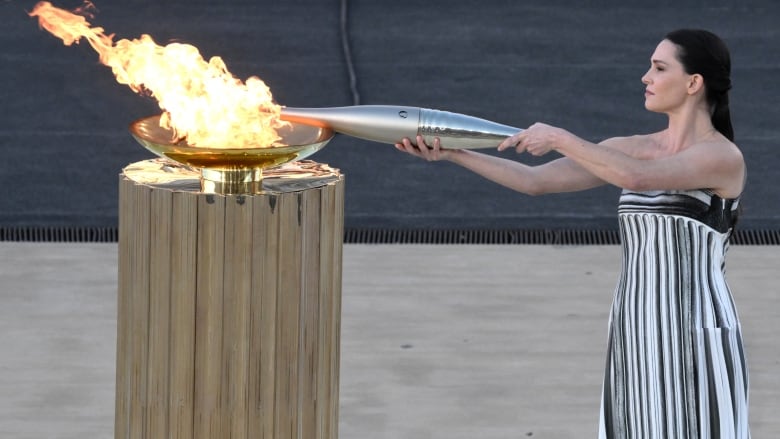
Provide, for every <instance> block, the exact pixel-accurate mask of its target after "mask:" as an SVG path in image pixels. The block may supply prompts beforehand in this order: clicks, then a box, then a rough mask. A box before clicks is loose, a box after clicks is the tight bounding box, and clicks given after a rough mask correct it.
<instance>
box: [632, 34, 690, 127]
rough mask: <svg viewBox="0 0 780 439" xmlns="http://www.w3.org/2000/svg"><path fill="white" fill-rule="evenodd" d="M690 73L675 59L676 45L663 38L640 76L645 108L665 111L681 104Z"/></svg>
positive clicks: (686, 91)
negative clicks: (643, 86)
mask: <svg viewBox="0 0 780 439" xmlns="http://www.w3.org/2000/svg"><path fill="white" fill-rule="evenodd" d="M690 79H691V75H689V74H687V73H686V72H685V69H684V68H683V65H682V64H681V63H680V61H679V60H678V59H677V45H675V44H674V43H672V42H671V41H669V40H663V41H661V42H660V43H659V44H658V47H656V48H655V52H653V56H652V57H651V58H650V70H648V71H647V73H645V75H644V76H642V83H643V84H645V86H646V87H645V108H647V109H648V110H650V111H655V112H659V113H667V112H670V111H672V110H674V109H675V108H677V107H679V106H680V105H682V103H683V102H684V101H685V98H686V96H687V95H688V85H689V84H690Z"/></svg>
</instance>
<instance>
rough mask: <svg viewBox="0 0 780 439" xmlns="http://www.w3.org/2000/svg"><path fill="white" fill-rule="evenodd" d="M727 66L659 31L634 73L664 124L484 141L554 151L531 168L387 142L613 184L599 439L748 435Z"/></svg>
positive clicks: (686, 33) (477, 165) (554, 181)
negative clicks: (610, 289) (729, 259)
mask: <svg viewBox="0 0 780 439" xmlns="http://www.w3.org/2000/svg"><path fill="white" fill-rule="evenodd" d="M730 70H731V61H730V56H729V52H728V49H727V48H726V46H725V44H724V43H723V42H722V41H721V40H720V39H719V38H718V37H717V36H715V35H714V34H712V33H710V32H707V31H703V30H689V29H683V30H678V31H674V32H671V33H669V34H668V35H667V36H666V37H665V38H664V40H663V41H661V42H660V43H659V44H658V46H657V47H656V49H655V52H654V53H653V55H652V57H651V60H650V69H649V70H648V72H647V73H646V74H645V75H644V76H643V77H642V82H643V83H644V84H645V108H647V109H648V110H650V111H654V112H659V113H665V114H666V115H667V116H668V121H669V122H668V126H667V128H666V129H664V130H662V131H659V132H657V133H652V134H647V135H636V136H631V137H620V138H612V139H608V140H605V141H604V142H601V143H599V144H594V143H590V142H588V141H586V140H583V139H581V138H579V137H577V136H575V135H574V134H572V133H570V132H568V131H566V130H563V129H561V128H556V127H552V126H549V125H545V124H541V123H537V124H534V125H533V126H531V127H530V128H528V129H527V130H525V131H522V132H520V133H518V134H515V135H513V136H511V137H509V138H507V139H506V140H505V141H503V142H502V143H501V145H500V146H499V148H498V149H499V150H506V149H508V148H514V149H515V150H516V151H517V152H518V153H521V152H524V151H525V152H528V153H530V154H533V155H543V154H547V153H548V152H550V151H553V150H554V151H557V152H558V153H560V154H562V155H563V157H562V158H559V159H556V160H553V161H551V162H548V163H546V164H543V165H540V166H535V167H531V166H526V165H523V164H521V163H518V162H516V161H513V160H507V159H502V158H498V157H494V156H489V155H485V154H479V153H477V152H474V151H470V150H447V149H442V148H441V146H440V142H439V140H438V139H435V140H434V142H433V145H432V146H431V147H428V146H427V145H425V143H424V142H423V139H422V138H420V137H418V138H417V144H418V145H420V147H419V148H418V147H416V146H414V145H412V143H411V142H410V141H409V139H403V141H402V142H401V143H398V144H396V147H397V148H398V149H400V150H402V151H405V152H407V153H409V154H412V155H414V156H417V157H421V158H424V159H427V160H448V161H451V162H453V163H456V164H459V165H461V166H464V167H465V168H467V169H470V170H472V171H474V172H476V173H478V174H480V175H482V176H484V177H486V178H488V179H490V180H493V181H495V182H497V183H500V184H502V185H504V186H507V187H509V188H512V189H515V190H517V191H520V192H523V193H527V194H532V195H536V194H545V193H552V192H566V191H578V190H584V189H589V188H593V187H596V186H599V185H602V184H612V185H615V186H618V187H620V188H622V189H623V192H622V194H621V196H620V200H619V207H618V214H619V223H620V230H621V237H622V246H623V264H622V273H621V276H620V279H619V281H618V285H617V287H616V291H615V297H614V302H613V306H612V312H611V316H610V325H609V341H608V351H607V364H606V371H605V376H604V386H603V393H602V404H601V419H600V426H599V437H600V438H643V439H644V438H673V439H683V438H690V439H694V438H697V439H698V438H738V439H746V438H748V437H749V436H750V434H749V429H748V415H747V412H748V395H747V394H748V376H747V375H748V374H747V368H746V365H745V359H744V353H743V348H742V338H741V333H740V324H739V321H738V318H737V313H736V310H735V307H734V303H733V301H732V297H731V293H730V291H729V287H728V285H727V284H726V281H725V278H724V272H723V270H724V261H725V260H724V258H725V252H726V249H727V247H728V239H729V235H730V233H731V230H732V228H733V226H734V224H735V222H736V219H737V214H738V209H737V206H738V204H739V197H740V194H741V193H742V189H743V187H744V182H745V174H746V170H745V163H744V160H743V158H742V154H741V153H740V150H739V149H738V148H737V146H736V145H735V144H734V143H733V131H732V127H731V120H730V114H729V108H728V91H729V89H730V88H731V81H730Z"/></svg>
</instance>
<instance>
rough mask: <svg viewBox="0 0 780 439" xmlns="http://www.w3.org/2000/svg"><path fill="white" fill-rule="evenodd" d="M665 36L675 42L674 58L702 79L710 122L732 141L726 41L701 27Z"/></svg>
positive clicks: (729, 61) (729, 59) (691, 73)
mask: <svg viewBox="0 0 780 439" xmlns="http://www.w3.org/2000/svg"><path fill="white" fill-rule="evenodd" d="M666 39H667V40H669V41H671V42H672V43H674V44H675V45H677V58H678V59H679V61H680V63H682V65H683V68H684V69H685V72H686V73H688V74H689V75H693V74H695V73H698V74H700V75H701V76H702V77H703V78H704V87H705V90H706V92H707V103H708V104H709V105H710V110H711V114H712V125H713V126H714V127H715V129H716V130H718V131H719V132H720V133H721V134H723V135H724V136H726V138H727V139H729V140H731V141H733V140H734V128H733V127H732V126H731V112H730V111H729V90H731V56H730V55H729V49H728V47H726V43H724V42H723V40H721V39H720V38H719V37H718V36H717V35H715V34H714V33H712V32H709V31H706V30H700V29H679V30H676V31H672V32H669V33H668V34H667V35H666Z"/></svg>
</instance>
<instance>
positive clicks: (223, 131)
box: [30, 2, 287, 148]
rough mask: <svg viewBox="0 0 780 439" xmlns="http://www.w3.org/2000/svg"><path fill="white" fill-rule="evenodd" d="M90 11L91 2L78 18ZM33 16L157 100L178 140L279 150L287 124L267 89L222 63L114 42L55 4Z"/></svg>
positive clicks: (145, 39) (175, 49)
mask: <svg viewBox="0 0 780 439" xmlns="http://www.w3.org/2000/svg"><path fill="white" fill-rule="evenodd" d="M92 7H93V6H92V4H91V3H89V2H87V3H85V7H84V8H80V9H79V10H76V11H74V12H78V13H84V10H85V9H87V8H92ZM30 16H31V17H38V23H39V25H40V27H41V28H43V29H46V30H47V31H49V32H50V33H52V34H53V35H55V36H56V37H58V38H60V39H62V41H63V43H64V44H65V45H66V46H70V45H71V44H73V43H77V44H78V42H79V40H80V39H81V38H85V39H86V40H87V42H88V43H89V44H90V45H91V46H92V47H93V48H94V49H95V51H97V53H98V54H99V55H100V62H101V63H103V64H105V65H106V66H108V67H111V69H112V70H113V72H114V75H115V76H116V80H117V82H119V83H120V84H126V85H127V86H129V87H130V88H132V89H133V90H134V91H136V92H139V93H149V94H150V95H151V96H152V97H154V98H155V99H156V100H157V102H158V104H159V105H160V108H161V109H162V110H163V115H162V117H161V118H160V125H162V126H163V127H164V128H168V129H171V130H173V132H174V133H175V138H176V139H186V142H187V144H189V145H192V146H209V147H225V148H241V147H258V146H278V145H279V144H280V137H279V135H278V134H277V132H276V130H277V128H281V127H282V126H284V125H286V124H287V122H284V121H282V120H281V119H280V113H281V106H279V105H277V104H276V103H274V101H273V96H272V94H271V91H270V89H269V88H268V86H267V85H266V84H265V83H264V82H263V81H262V80H261V79H260V78H258V77H256V76H253V77H250V78H248V79H247V80H246V81H245V82H242V81H241V80H240V79H237V78H235V77H234V76H233V75H232V74H231V73H230V72H229V71H228V69H227V67H226V65H225V63H224V61H223V60H222V59H221V58H220V57H217V56H215V57H212V58H210V59H209V60H208V61H206V60H204V59H203V57H202V56H201V54H200V52H199V51H198V49H197V48H196V47H195V46H192V45H189V44H181V43H171V44H168V45H166V46H160V45H158V44H156V43H155V42H154V40H153V39H152V37H151V36H149V35H145V34H144V35H141V37H140V38H138V39H133V40H127V39H121V40H119V41H117V42H114V35H113V34H111V35H106V34H105V33H104V30H103V28H101V27H91V25H90V24H89V22H87V19H86V18H85V17H84V16H82V15H78V14H76V13H72V12H69V11H66V10H63V9H59V8H56V7H54V6H52V4H51V3H49V2H39V3H38V4H37V5H35V8H34V9H33V11H32V12H30Z"/></svg>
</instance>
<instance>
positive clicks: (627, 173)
mask: <svg viewBox="0 0 780 439" xmlns="http://www.w3.org/2000/svg"><path fill="white" fill-rule="evenodd" d="M643 139H644V140H643ZM639 142H644V143H645V144H646V143H647V140H646V138H642V137H641V136H640V137H634V138H615V139H610V140H607V141H605V142H602V143H601V144H594V143H591V142H588V141H586V140H583V139H581V138H579V137H577V136H575V135H573V134H571V133H569V132H568V131H566V130H563V129H561V128H556V127H551V126H549V125H544V124H535V125H533V126H531V127H529V128H528V129H527V130H525V131H523V132H522V133H519V134H517V135H515V136H512V137H510V138H508V139H506V140H505V141H504V142H502V144H501V146H500V147H499V150H504V149H507V148H510V147H514V148H515V149H516V150H517V151H518V152H523V151H527V152H529V153H530V154H533V155H543V154H546V153H547V152H549V151H551V150H555V151H557V152H559V153H561V154H563V155H564V156H565V157H567V158H569V159H571V160H573V161H574V162H576V163H577V164H579V165H580V166H582V167H583V168H584V169H586V170H587V171H588V172H590V173H592V174H593V175H595V176H597V177H599V178H600V179H602V180H603V181H606V182H608V183H611V184H614V185H615V186H618V187H621V188H625V189H630V190H640V191H641V190H652V189H658V190H663V189H681V190H687V189H701V188H707V189H712V190H714V191H715V192H716V193H718V194H719V195H721V196H724V197H729V198H732V197H735V196H737V195H739V193H740V192H741V189H742V184H743V180H744V161H743V158H742V154H741V153H740V152H739V149H737V147H736V146H735V145H734V144H732V143H731V142H728V141H727V140H725V138H719V137H717V136H716V137H714V138H713V139H710V140H708V141H703V142H699V143H696V144H693V145H690V146H688V147H686V148H684V149H682V150H681V151H678V152H667V153H664V154H658V155H657V156H652V157H648V158H644V157H637V156H636V155H635V154H632V153H630V151H638V150H640V148H641V145H638V143H639ZM645 149H646V148H645Z"/></svg>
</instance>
